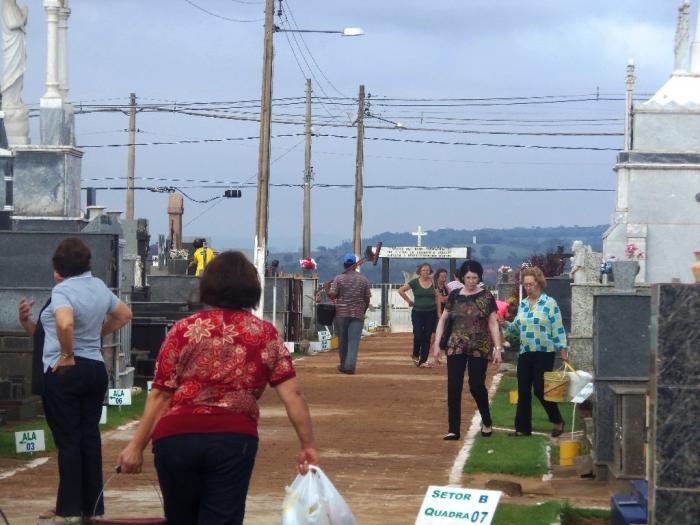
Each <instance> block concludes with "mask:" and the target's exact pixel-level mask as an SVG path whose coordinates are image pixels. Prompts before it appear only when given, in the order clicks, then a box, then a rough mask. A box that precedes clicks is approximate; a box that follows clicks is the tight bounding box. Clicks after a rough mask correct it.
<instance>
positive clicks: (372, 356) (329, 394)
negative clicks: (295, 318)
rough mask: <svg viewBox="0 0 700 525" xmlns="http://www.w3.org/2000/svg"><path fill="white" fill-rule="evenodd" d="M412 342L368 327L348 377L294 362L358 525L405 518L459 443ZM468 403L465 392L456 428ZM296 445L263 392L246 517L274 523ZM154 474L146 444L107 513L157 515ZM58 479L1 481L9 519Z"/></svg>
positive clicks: (116, 486) (440, 480) (467, 416)
mask: <svg viewBox="0 0 700 525" xmlns="http://www.w3.org/2000/svg"><path fill="white" fill-rule="evenodd" d="M410 346H411V335H410V334H392V335H385V334H376V335H373V336H371V337H368V338H365V339H363V341H362V345H361V350H360V358H359V364H358V373H357V374H356V375H354V376H351V375H344V374H340V373H338V372H337V370H336V365H337V364H338V363H337V352H328V353H324V354H319V355H315V356H312V357H305V358H303V359H300V360H298V361H296V367H297V371H298V375H299V378H300V381H301V384H302V387H303V390H304V393H305V395H306V398H307V400H308V402H309V405H310V407H311V414H312V418H313V422H314V427H315V432H316V439H317V442H318V447H319V452H320V454H321V461H322V467H323V469H324V471H325V472H326V473H327V474H328V476H329V477H330V478H331V479H332V481H333V482H334V484H335V485H336V487H337V488H338V490H339V491H340V492H341V494H343V496H344V497H345V498H346V500H347V501H348V503H349V504H350V506H351V507H352V509H353V512H354V513H355V515H356V517H357V519H358V522H359V523H360V524H363V525H365V524H369V525H371V524H382V525H406V524H410V523H413V522H414V520H415V517H416V514H417V512H418V509H419V507H420V504H421V501H422V499H423V495H424V494H425V490H426V488H427V486H428V485H431V484H434V485H445V484H447V483H448V475H449V471H450V468H451V466H452V464H453V462H454V458H455V456H456V455H457V453H458V452H459V449H460V447H461V446H462V442H446V441H442V440H441V439H440V437H441V435H442V434H443V433H444V432H445V431H446V427H447V405H446V373H445V367H444V366H442V367H440V368H433V369H418V368H416V367H415V365H414V364H413V362H412V361H411V359H410V357H409V355H410ZM489 381H490V380H489ZM474 409H475V407H474V404H473V402H472V401H471V398H470V397H468V395H466V396H465V398H464V402H463V423H462V432H463V433H466V431H467V428H468V425H469V422H470V421H471V418H472V415H473V413H474ZM132 430H133V428H129V429H124V430H117V431H112V432H110V433H108V434H106V435H105V437H104V445H103V455H104V459H105V466H107V465H111V464H113V463H114V461H115V458H116V457H117V455H118V453H119V451H120V450H121V448H122V447H123V446H124V444H125V442H126V440H128V439H129V436H130V435H131V432H132ZM297 451H298V444H297V439H296V436H295V434H294V431H293V429H292V427H291V425H290V423H289V422H288V420H287V417H286V414H285V411H284V408H283V406H282V405H281V403H280V402H279V401H278V400H277V397H276V395H275V394H274V392H272V391H268V392H266V394H265V395H264V396H263V400H262V403H261V424H260V449H259V453H258V457H257V460H256V466H255V471H254V474H253V479H252V481H251V486H250V490H249V493H248V501H247V511H246V521H245V523H246V525H271V524H274V523H278V522H279V516H280V509H281V504H282V499H283V498H284V487H285V486H286V485H289V484H290V483H291V482H292V480H293V479H294V476H295V472H294V461H295V457H296V454H297ZM108 475H109V474H106V476H105V477H106V478H107V476H108ZM155 479H156V475H155V471H154V469H153V457H152V455H151V454H150V453H148V451H147V454H146V464H145V466H144V474H142V475H141V476H137V477H126V476H117V477H116V478H114V480H112V481H111V482H110V484H109V486H108V487H107V491H106V505H107V511H108V512H107V513H108V515H110V516H154V515H159V514H160V502H159V499H158V496H157V494H156V491H155V490H154V488H153V486H152V485H151V481H150V480H155ZM474 481H476V480H474ZM479 481H481V480H479ZM56 482H57V475H56V461H55V458H51V460H50V461H49V462H48V463H47V464H45V465H43V466H40V467H37V468H35V469H30V470H25V471H22V472H19V473H17V474H16V475H14V476H12V477H10V478H7V479H4V480H0V508H2V509H3V511H4V512H5V514H7V516H8V518H9V521H10V523H11V524H12V525H23V524H27V525H29V524H32V525H33V524H35V523H36V519H35V518H34V516H36V515H37V514H38V513H39V512H40V511H42V510H44V509H46V508H49V507H51V506H53V500H54V497H55V487H56ZM470 485H472V486H478V485H477V484H476V483H473V482H472V483H470Z"/></svg>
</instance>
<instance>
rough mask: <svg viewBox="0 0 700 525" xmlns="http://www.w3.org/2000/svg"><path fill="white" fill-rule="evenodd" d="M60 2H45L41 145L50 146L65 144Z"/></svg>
mask: <svg viewBox="0 0 700 525" xmlns="http://www.w3.org/2000/svg"><path fill="white" fill-rule="evenodd" d="M61 7H62V5H61V2H60V1H59V0H44V9H45V10H46V17H47V28H46V41H47V47H46V92H45V93H44V96H43V97H42V98H41V102H40V110H41V143H42V144H44V145H48V146H56V145H62V144H65V143H66V141H65V138H66V137H65V133H63V130H64V127H65V126H64V111H63V98H62V97H61V84H60V82H59V76H58V48H59V45H58V18H59V11H60V10H61Z"/></svg>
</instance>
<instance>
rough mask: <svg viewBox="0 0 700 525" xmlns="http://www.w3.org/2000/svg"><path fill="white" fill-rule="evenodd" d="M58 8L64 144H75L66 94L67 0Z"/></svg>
mask: <svg viewBox="0 0 700 525" xmlns="http://www.w3.org/2000/svg"><path fill="white" fill-rule="evenodd" d="M61 3H62V7H60V8H59V10H58V84H59V91H60V92H61V98H62V99H63V106H64V134H65V136H64V140H63V143H64V144H69V145H71V146H73V145H75V116H74V111H73V104H71V103H70V102H69V95H68V18H69V17H70V14H71V10H70V8H69V7H68V0H61Z"/></svg>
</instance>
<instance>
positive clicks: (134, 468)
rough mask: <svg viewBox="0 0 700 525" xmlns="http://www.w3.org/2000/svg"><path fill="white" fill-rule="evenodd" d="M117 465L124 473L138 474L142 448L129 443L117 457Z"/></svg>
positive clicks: (141, 461) (140, 465)
mask: <svg viewBox="0 0 700 525" xmlns="http://www.w3.org/2000/svg"><path fill="white" fill-rule="evenodd" d="M117 466H118V467H119V468H121V472H122V473H124V474H138V473H139V472H141V467H142V466H143V450H139V449H138V448H136V447H134V446H133V445H132V444H131V443H129V444H128V445H127V446H126V448H125V449H124V450H122V452H121V454H119V458H118V459H117Z"/></svg>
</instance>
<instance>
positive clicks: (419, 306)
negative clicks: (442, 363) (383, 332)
mask: <svg viewBox="0 0 700 525" xmlns="http://www.w3.org/2000/svg"><path fill="white" fill-rule="evenodd" d="M416 273H418V277H417V278H415V279H412V280H411V281H409V282H408V283H407V284H404V285H403V286H402V287H401V288H399V295H400V296H401V297H403V300H404V301H406V302H407V303H408V306H410V307H412V308H413V310H411V322H412V323H413V361H414V362H415V363H416V366H419V367H420V366H430V363H428V356H429V354H430V337H431V336H432V334H433V329H434V327H435V322H436V319H437V315H436V313H435V283H433V280H432V278H431V275H432V273H433V268H432V267H431V266H430V265H429V264H428V263H423V264H421V265H419V266H418V269H417V271H416ZM408 290H411V291H413V299H411V298H410V297H409V296H408V295H406V292H407V291H408Z"/></svg>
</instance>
